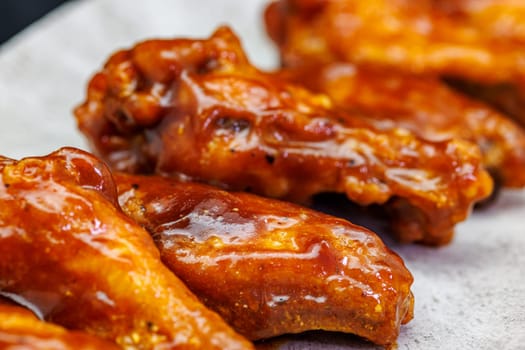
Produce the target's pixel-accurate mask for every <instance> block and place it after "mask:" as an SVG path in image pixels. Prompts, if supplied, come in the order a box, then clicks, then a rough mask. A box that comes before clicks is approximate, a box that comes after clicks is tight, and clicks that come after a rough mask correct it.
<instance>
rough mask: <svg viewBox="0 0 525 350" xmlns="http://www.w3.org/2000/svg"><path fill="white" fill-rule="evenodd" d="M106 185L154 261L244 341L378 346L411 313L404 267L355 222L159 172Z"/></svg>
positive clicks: (391, 338) (117, 176) (388, 340)
mask: <svg viewBox="0 0 525 350" xmlns="http://www.w3.org/2000/svg"><path fill="white" fill-rule="evenodd" d="M115 182H116V183H117V186H118V192H119V202H120V205H121V207H122V209H123V210H124V212H125V213H127V214H128V215H129V216H130V217H132V218H133V219H135V220H136V221H137V222H138V223H140V224H141V225H143V226H144V227H145V228H147V230H148V231H149V232H150V233H151V234H152V236H153V238H154V240H155V242H156V244H157V247H158V248H159V250H160V253H161V257H162V260H163V262H164V263H165V264H166V265H167V266H168V267H169V268H170V269H171V270H172V271H173V272H174V273H175V274H176V275H177V276H179V277H180V278H181V279H182V280H183V281H184V283H186V285H187V286H188V287H189V288H190V289H191V290H192V291H193V292H194V293H195V294H196V295H197V296H198V297H199V298H200V300H201V301H202V302H203V303H204V304H205V305H207V306H208V307H210V308H211V309H213V310H215V311H216V312H218V313H219V314H220V315H221V316H222V317H223V318H224V319H225V320H226V321H227V322H228V323H229V324H231V325H232V326H233V327H234V329H235V330H236V331H238V332H239V333H241V334H243V335H245V336H246V337H248V338H249V339H252V340H257V339H262V338H269V337H274V336H278V335H282V334H287V333H299V332H303V331H307V330H317V329H322V330H330V331H340V332H347V333H354V334H357V335H360V336H362V337H365V338H367V339H369V340H371V341H373V342H374V343H377V344H383V345H386V344H393V343H395V340H396V338H397V336H398V334H399V327H400V325H401V324H402V323H406V322H408V321H409V320H411V319H412V314H413V297H412V293H411V292H410V285H411V284H412V276H411V274H410V272H409V271H408V270H407V269H406V268H405V266H404V264H403V262H402V260H401V259H400V258H399V256H397V254H395V253H393V252H392V251H390V250H389V249H388V248H387V247H386V246H385V245H384V244H383V243H382V242H381V240H380V239H379V238H378V237H377V236H376V235H375V234H373V233H372V232H370V231H368V230H366V229H364V228H362V227H359V226H356V225H353V224H351V223H349V222H348V221H346V220H343V219H338V218H335V217H332V216H329V215H326V214H321V213H318V212H315V211H313V210H311V209H306V208H303V207H300V206H297V205H294V204H290V203H286V202H281V201H277V200H273V199H266V198H262V197H258V196H255V195H252V194H247V193H229V192H225V191H222V190H220V189H217V188H215V187H211V186H207V185H203V184H196V183H183V182H179V181H177V180H174V179H170V178H165V177H159V176H137V175H124V174H115Z"/></svg>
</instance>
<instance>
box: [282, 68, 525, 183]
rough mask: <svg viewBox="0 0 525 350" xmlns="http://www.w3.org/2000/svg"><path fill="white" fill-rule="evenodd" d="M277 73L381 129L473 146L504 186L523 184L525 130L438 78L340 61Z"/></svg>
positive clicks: (524, 173)
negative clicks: (472, 144) (398, 130)
mask: <svg viewBox="0 0 525 350" xmlns="http://www.w3.org/2000/svg"><path fill="white" fill-rule="evenodd" d="M312 71H315V72H316V74H311V73H310V72H312ZM276 74H277V75H278V76H279V77H282V78H284V79H288V80H290V81H292V82H294V83H299V84H304V85H305V86H306V87H308V88H309V89H312V90H313V91H316V92H323V93H326V94H327V95H328V96H330V98H331V99H332V101H333V102H334V103H335V104H336V105H338V106H339V107H341V108H344V109H346V110H349V111H352V112H356V111H358V112H360V113H363V114H364V115H366V116H368V117H370V118H373V119H374V120H375V121H376V123H377V126H378V127H380V128H389V127H394V126H396V127H402V128H406V129H408V130H410V131H412V132H413V133H415V134H417V135H418V136H420V137H422V138H424V139H426V140H434V141H438V140H446V139H452V138H461V139H465V140H469V141H472V142H475V143H476V144H477V145H478V146H479V148H480V149H481V152H482V154H483V164H484V166H485V167H486V168H487V169H488V170H489V171H490V173H491V174H493V175H494V176H495V177H496V179H498V181H501V182H502V185H503V186H506V187H514V188H517V187H524V186H525V131H524V130H523V129H522V128H521V127H520V126H518V125H516V124H515V123H514V122H513V121H511V120H509V119H508V118H506V117H505V116H504V115H501V114H500V113H498V112H496V111H495V110H493V109H492V108H490V107H488V106H486V105H484V104H482V103H479V102H477V101H474V100H471V99H470V98H468V97H466V96H464V95H462V94H459V93H457V92H455V91H454V90H452V89H451V88H449V87H448V86H447V85H446V84H444V83H442V82H441V81H440V80H439V79H436V78H432V77H420V76H415V75H412V74H403V73H395V72H391V71H386V70H383V69H371V68H365V67H362V66H358V65H355V64H352V63H342V62H339V63H330V64H325V65H313V66H310V65H305V66H303V67H298V68H294V69H284V70H281V71H278V72H277V73H276Z"/></svg>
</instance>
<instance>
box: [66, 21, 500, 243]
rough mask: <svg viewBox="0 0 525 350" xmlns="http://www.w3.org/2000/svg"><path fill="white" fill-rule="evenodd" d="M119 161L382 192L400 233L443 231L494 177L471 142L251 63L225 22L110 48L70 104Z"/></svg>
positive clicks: (175, 172)
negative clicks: (366, 114)
mask: <svg viewBox="0 0 525 350" xmlns="http://www.w3.org/2000/svg"><path fill="white" fill-rule="evenodd" d="M76 116H77V120H78V123H79V127H80V129H81V131H82V132H83V133H84V134H85V135H86V136H87V137H88V139H89V140H90V142H91V145H92V147H93V149H94V150H95V151H96V152H97V153H98V154H99V155H100V156H102V157H103V158H104V159H105V160H106V161H107V162H108V163H109V164H110V166H112V167H113V168H114V169H116V170H121V171H126V172H135V173H152V172H155V173H160V174H166V175H170V176H175V177H182V178H191V179H194V180H199V181H206V182H209V183H211V184H214V185H219V186H221V187H225V188H229V189H235V190H249V191H253V192H256V193H259V194H263V195H265V196H270V197H277V198H284V199H288V200H292V201H297V202H305V201H307V200H308V199H309V198H310V197H311V196H312V195H314V194H316V193H319V192H341V193H346V195H347V196H348V198H350V199H351V200H352V201H355V202H357V203H359V204H363V205H367V204H371V203H381V204H384V203H387V204H388V207H389V210H390V213H391V218H392V228H393V231H394V232H395V234H396V235H397V237H399V239H401V240H402V241H405V242H412V241H420V242H424V243H427V244H444V243H447V242H448V241H449V240H450V239H451V238H452V235H453V228H454V225H455V224H456V223H457V222H459V221H462V220H463V219H465V217H466V216H467V215H468V213H469V211H470V208H471V207H472V205H473V203H475V202H476V201H478V200H481V199H483V198H485V197H487V196H488V195H489V194H490V193H491V191H492V181H491V179H490V177H489V175H488V173H487V172H485V170H484V169H483V167H482V165H481V155H480V152H479V150H478V148H477V147H476V146H475V145H473V144H471V143H468V142H465V141H462V140H457V139H455V140H448V141H443V142H430V141H424V140H422V139H420V138H418V137H416V136H415V135H413V134H412V133H410V132H409V131H407V130H405V129H390V130H385V131H380V130H377V129H376V128H375V127H374V125H373V123H371V122H370V121H369V120H368V119H367V118H363V117H361V116H359V115H357V114H355V115H351V116H350V115H347V114H346V113H342V112H341V111H339V110H338V109H336V108H334V107H333V106H332V103H331V101H330V100H329V99H328V97H327V96H325V95H315V94H312V93H310V92H309V91H307V90H305V89H303V88H301V87H299V86H296V85H292V84H290V83H287V82H285V81H283V80H282V79H277V78H276V77H275V76H274V75H272V74H269V73H263V72H260V71H258V70H257V69H255V68H254V67H253V66H252V65H251V64H250V63H249V62H248V60H247V58H246V57H245V55H244V53H243V51H242V48H241V46H240V43H239V41H238V39H237V38H236V37H235V35H234V34H233V33H232V32H231V31H230V30H229V29H227V28H220V29H219V30H217V32H216V33H215V34H213V36H212V37H211V38H210V39H206V40H185V39H180V40H151V41H146V42H143V43H140V44H138V45H137V46H136V47H134V48H132V49H130V50H125V51H120V52H117V53H116V54H114V55H113V56H112V57H111V58H110V59H109V61H108V62H107V63H106V65H105V67H104V69H103V70H102V71H101V72H99V73H97V74H96V75H95V76H94V77H93V79H92V80H91V82H90V84H89V88H88V96H87V100H86V102H85V103H84V104H82V105H81V106H79V107H78V108H77V109H76Z"/></svg>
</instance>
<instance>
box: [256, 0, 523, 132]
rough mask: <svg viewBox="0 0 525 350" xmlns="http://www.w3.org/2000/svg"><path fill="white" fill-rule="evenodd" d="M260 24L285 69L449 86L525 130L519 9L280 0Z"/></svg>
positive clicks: (422, 0)
mask: <svg viewBox="0 0 525 350" xmlns="http://www.w3.org/2000/svg"><path fill="white" fill-rule="evenodd" d="M265 20H266V27H267V31H268V33H269V34H270V36H271V37H272V39H273V40H274V41H275V42H276V43H277V45H278V46H279V49H280V54H281V60H282V63H283V65H284V66H287V67H296V66H298V65H303V64H304V63H306V62H308V63H310V64H311V63H314V62H315V63H329V62H336V61H345V62H351V63H354V64H357V65H360V66H365V67H368V68H370V67H375V68H380V69H383V70H385V71H389V72H404V73H412V74H418V75H426V76H440V77H446V78H452V80H453V81H454V82H453V84H452V85H453V86H454V87H459V88H460V90H461V91H463V92H467V93H468V94H470V95H471V96H473V97H476V98H479V99H482V100H484V101H486V102H488V103H490V104H492V105H493V106H495V107H496V108H497V109H499V110H501V111H503V112H504V113H506V114H507V115H509V116H511V117H513V118H514V119H515V120H516V121H518V122H519V123H520V124H521V125H522V126H525V112H523V111H524V110H525V108H524V106H525V54H524V53H523V45H524V44H525V27H524V25H523V23H525V3H524V2H523V1H515V0H419V1H410V0H372V1H358V0H337V1H332V0H278V1H274V2H272V3H271V4H270V5H269V6H268V7H267V9H266V12H265Z"/></svg>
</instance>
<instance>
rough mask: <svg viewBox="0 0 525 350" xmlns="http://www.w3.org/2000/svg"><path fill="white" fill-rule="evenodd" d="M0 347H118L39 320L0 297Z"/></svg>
mask: <svg viewBox="0 0 525 350" xmlns="http://www.w3.org/2000/svg"><path fill="white" fill-rule="evenodd" d="M0 348H1V349H3V350H50V349H60V350H118V349H119V347H118V346H116V345H115V344H113V343H109V342H106V341H104V340H102V339H99V338H97V337H94V336H92V335H88V334H85V333H82V332H77V331H68V330H66V329H64V328H62V327H59V326H57V325H54V324H51V323H47V322H43V321H40V320H39V319H38V318H36V316H35V315H34V314H33V313H32V312H31V311H29V310H27V309H25V308H23V307H21V306H16V305H12V304H9V303H6V302H3V301H2V300H0Z"/></svg>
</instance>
